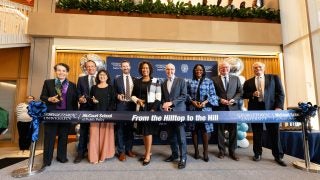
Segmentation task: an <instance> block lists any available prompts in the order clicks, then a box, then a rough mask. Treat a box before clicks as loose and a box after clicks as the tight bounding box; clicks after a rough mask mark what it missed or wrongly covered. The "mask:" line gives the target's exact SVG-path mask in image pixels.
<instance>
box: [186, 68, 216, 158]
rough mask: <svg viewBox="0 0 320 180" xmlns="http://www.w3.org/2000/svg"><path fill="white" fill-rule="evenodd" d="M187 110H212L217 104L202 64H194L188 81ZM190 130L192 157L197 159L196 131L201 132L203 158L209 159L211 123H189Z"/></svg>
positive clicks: (211, 83)
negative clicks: (192, 147)
mask: <svg viewBox="0 0 320 180" xmlns="http://www.w3.org/2000/svg"><path fill="white" fill-rule="evenodd" d="M187 88H188V95H189V99H188V100H189V105H190V106H189V110H190V111H212V107H213V106H218V97H217V96H216V91H215V88H214V85H213V82H212V80H210V79H208V78H206V72H205V68H204V66H203V65H202V64H196V65H195V66H194V68H193V78H192V80H191V81H189V82H188V86H187ZM188 127H189V129H190V130H191V131H192V141H193V145H194V158H195V159H199V158H200V156H199V150H198V132H199V131H200V132H201V137H202V143H203V160H204V161H205V162H208V161H209V157H208V143H209V139H210V134H211V132H213V123H208V122H205V123H189V125H188Z"/></svg>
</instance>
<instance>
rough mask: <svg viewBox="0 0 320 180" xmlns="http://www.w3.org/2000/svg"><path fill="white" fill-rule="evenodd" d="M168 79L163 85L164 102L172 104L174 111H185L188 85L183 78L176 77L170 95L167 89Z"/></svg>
mask: <svg viewBox="0 0 320 180" xmlns="http://www.w3.org/2000/svg"><path fill="white" fill-rule="evenodd" d="M167 82H168V79H166V80H165V81H164V82H163V83H162V85H161V91H162V102H163V103H164V102H170V101H171V102H172V104H173V105H172V109H173V111H185V110H186V103H185V102H186V100H187V84H186V81H185V80H184V79H182V78H178V77H175V78H174V80H173V83H172V86H171V91H170V93H169V92H168V88H167Z"/></svg>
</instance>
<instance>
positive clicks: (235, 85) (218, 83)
mask: <svg viewBox="0 0 320 180" xmlns="http://www.w3.org/2000/svg"><path fill="white" fill-rule="evenodd" d="M212 80H213V83H214V87H215V89H216V93H217V96H218V97H219V98H223V99H226V100H230V99H234V100H235V103H234V104H233V105H229V106H228V108H229V110H230V111H237V110H241V106H240V104H241V105H242V103H240V101H241V96H242V85H241V82H240V79H239V77H238V76H234V75H229V85H228V87H227V90H225V89H224V86H223V82H222V80H221V76H216V77H213V79H212ZM223 106H224V105H222V104H221V103H220V101H219V106H218V107H216V109H217V110H222V109H224V108H225V107H223Z"/></svg>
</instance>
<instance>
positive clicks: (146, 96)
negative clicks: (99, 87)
mask: <svg viewBox="0 0 320 180" xmlns="http://www.w3.org/2000/svg"><path fill="white" fill-rule="evenodd" d="M152 72H153V67H152V65H151V63H150V62H148V61H142V62H140V64H139V73H140V75H141V76H142V77H141V78H140V79H137V80H135V81H134V88H133V91H132V97H131V98H132V100H133V102H135V103H136V105H137V111H158V110H159V108H160V101H161V86H160V83H159V81H158V79H157V78H152V77H151V75H152ZM139 126H140V127H141V128H142V129H141V130H142V134H143V142H144V146H145V153H144V158H143V163H142V164H143V165H144V166H146V165H148V164H149V163H150V160H151V146H152V135H153V134H155V133H158V132H157V129H158V126H157V124H154V123H150V122H141V123H140V124H139Z"/></svg>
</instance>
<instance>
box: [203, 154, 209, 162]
mask: <svg viewBox="0 0 320 180" xmlns="http://www.w3.org/2000/svg"><path fill="white" fill-rule="evenodd" d="M203 161H204V162H209V156H208V152H206V153H203Z"/></svg>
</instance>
